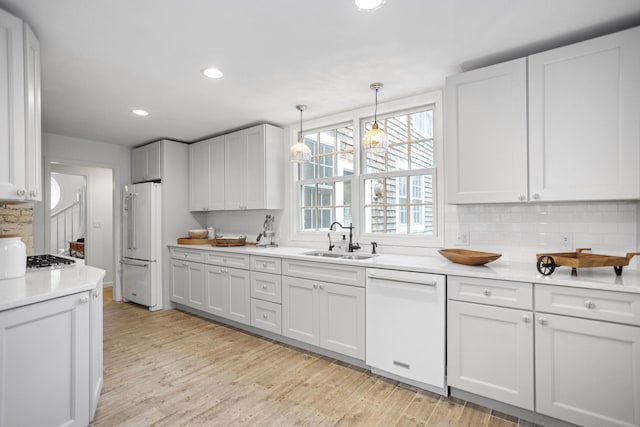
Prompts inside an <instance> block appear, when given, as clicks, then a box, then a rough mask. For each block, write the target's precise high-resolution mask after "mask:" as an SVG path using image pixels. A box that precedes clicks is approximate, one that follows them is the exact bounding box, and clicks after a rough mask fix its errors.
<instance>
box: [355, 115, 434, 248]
mask: <svg viewBox="0 0 640 427" xmlns="http://www.w3.org/2000/svg"><path fill="white" fill-rule="evenodd" d="M372 125H373V121H372V120H366V121H363V132H365V131H366V130H368V129H371V126H372ZM378 125H379V127H380V128H381V129H382V130H384V131H385V132H386V133H387V137H388V139H389V149H388V150H387V152H386V153H384V154H375V153H366V155H365V156H364V157H363V168H362V169H363V170H364V171H365V173H364V174H363V178H364V179H363V182H364V205H363V207H364V230H365V232H367V233H386V234H396V235H398V234H422V235H431V236H432V235H434V230H435V228H434V223H433V221H434V216H433V212H434V209H433V208H434V206H433V194H434V186H433V184H434V176H435V172H436V170H435V161H434V132H433V106H429V107H425V108H423V109H420V110H417V111H410V112H407V113H400V114H398V113H396V114H393V115H388V116H383V117H382V118H380V119H379V120H378Z"/></svg>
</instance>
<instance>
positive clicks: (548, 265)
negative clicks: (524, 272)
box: [536, 255, 556, 276]
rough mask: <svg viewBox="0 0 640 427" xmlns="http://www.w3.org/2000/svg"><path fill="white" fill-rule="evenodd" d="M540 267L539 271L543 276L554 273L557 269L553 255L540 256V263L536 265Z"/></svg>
mask: <svg viewBox="0 0 640 427" xmlns="http://www.w3.org/2000/svg"><path fill="white" fill-rule="evenodd" d="M536 267H538V272H539V273H540V274H542V275H543V276H548V275H550V274H552V273H553V272H554V271H555V270H556V262H555V261H554V259H553V257H551V256H549V255H542V256H541V257H540V258H538V263H537V265H536Z"/></svg>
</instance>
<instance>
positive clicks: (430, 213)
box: [291, 92, 443, 246]
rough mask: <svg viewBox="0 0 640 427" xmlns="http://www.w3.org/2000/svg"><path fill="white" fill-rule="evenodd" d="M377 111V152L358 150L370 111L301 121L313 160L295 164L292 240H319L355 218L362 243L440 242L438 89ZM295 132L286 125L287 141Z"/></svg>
mask: <svg viewBox="0 0 640 427" xmlns="http://www.w3.org/2000/svg"><path fill="white" fill-rule="evenodd" d="M379 111H380V113H379V114H378V125H379V127H380V128H381V129H383V130H384V131H385V132H386V133H387V135H388V138H389V149H388V150H387V152H386V153H383V154H374V153H366V152H364V151H362V150H361V146H360V140H361V138H362V135H364V133H365V132H366V131H367V129H370V128H371V126H372V125H373V117H372V116H371V114H372V113H373V111H372V109H371V108H362V109H358V110H354V111H349V112H343V113H338V114H336V115H334V116H331V117H324V118H321V119H316V120H312V121H310V122H308V123H307V124H308V125H309V127H310V129H311V130H305V131H303V134H302V137H303V141H304V143H305V144H307V146H308V147H309V148H310V150H311V154H312V159H311V161H310V163H308V164H303V165H299V166H297V169H295V170H296V171H297V173H296V174H295V177H296V181H295V184H294V185H295V187H293V194H294V195H295V200H292V202H294V203H295V204H294V205H293V206H292V208H293V209H294V210H295V211H296V212H297V215H296V221H295V222H293V223H292V228H293V229H292V240H300V241H306V242H310V241H315V242H323V241H325V240H326V238H327V234H326V233H327V231H328V228H329V226H330V224H331V223H332V222H334V221H338V222H340V223H342V224H344V225H348V224H349V223H353V225H354V227H355V228H354V239H356V240H357V241H360V242H363V243H366V242H368V241H371V240H375V241H377V242H384V243H385V244H391V245H398V246H440V245H442V233H441V229H442V224H439V223H438V221H437V220H438V218H441V216H442V214H443V206H442V204H441V203H439V197H442V196H439V193H438V186H441V185H442V184H441V181H440V180H438V179H437V178H438V174H441V173H442V170H441V165H440V162H441V161H442V158H441V150H440V148H439V144H440V139H441V136H442V129H441V126H440V124H441V119H440V117H441V111H442V109H441V94H440V93H439V92H436V93H431V94H423V95H416V96H414V97H411V98H406V99H403V100H398V101H392V102H389V103H386V104H381V105H380V109H379ZM298 136H299V135H298V133H297V130H296V129H295V127H293V126H292V127H291V140H292V141H295V140H297V139H298Z"/></svg>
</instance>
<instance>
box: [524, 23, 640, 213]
mask: <svg viewBox="0 0 640 427" xmlns="http://www.w3.org/2000/svg"><path fill="white" fill-rule="evenodd" d="M639 120H640V28H633V29H630V30H626V31H622V32H619V33H614V34H611V35H608V36H604V37H599V38H596V39H593V40H589V41H586V42H582V43H576V44H573V45H570V46H565V47H562V48H559V49H554V50H550V51H548V52H543V53H540V54H537V55H532V56H530V57H529V146H530V154H529V155H530V160H529V161H530V166H531V167H530V182H529V185H530V189H531V197H532V199H533V200H538V199H539V200H543V201H551V200H607V199H610V200H615V199H637V198H640V168H639V167H638V165H639V164H640V126H638V121H639Z"/></svg>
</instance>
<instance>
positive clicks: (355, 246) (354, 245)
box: [329, 221, 360, 252]
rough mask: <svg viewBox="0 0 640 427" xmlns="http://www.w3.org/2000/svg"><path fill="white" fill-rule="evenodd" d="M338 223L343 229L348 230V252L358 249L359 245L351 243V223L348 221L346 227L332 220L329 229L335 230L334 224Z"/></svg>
mask: <svg viewBox="0 0 640 427" xmlns="http://www.w3.org/2000/svg"><path fill="white" fill-rule="evenodd" d="M336 224H337V225H339V226H340V228H342V229H343V230H349V252H353V251H354V250H356V249H360V245H359V244H358V243H353V223H349V226H348V227H345V226H344V225H342V224H340V223H339V222H338V221H334V222H333V223H332V224H331V225H330V226H329V231H335V226H336Z"/></svg>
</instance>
